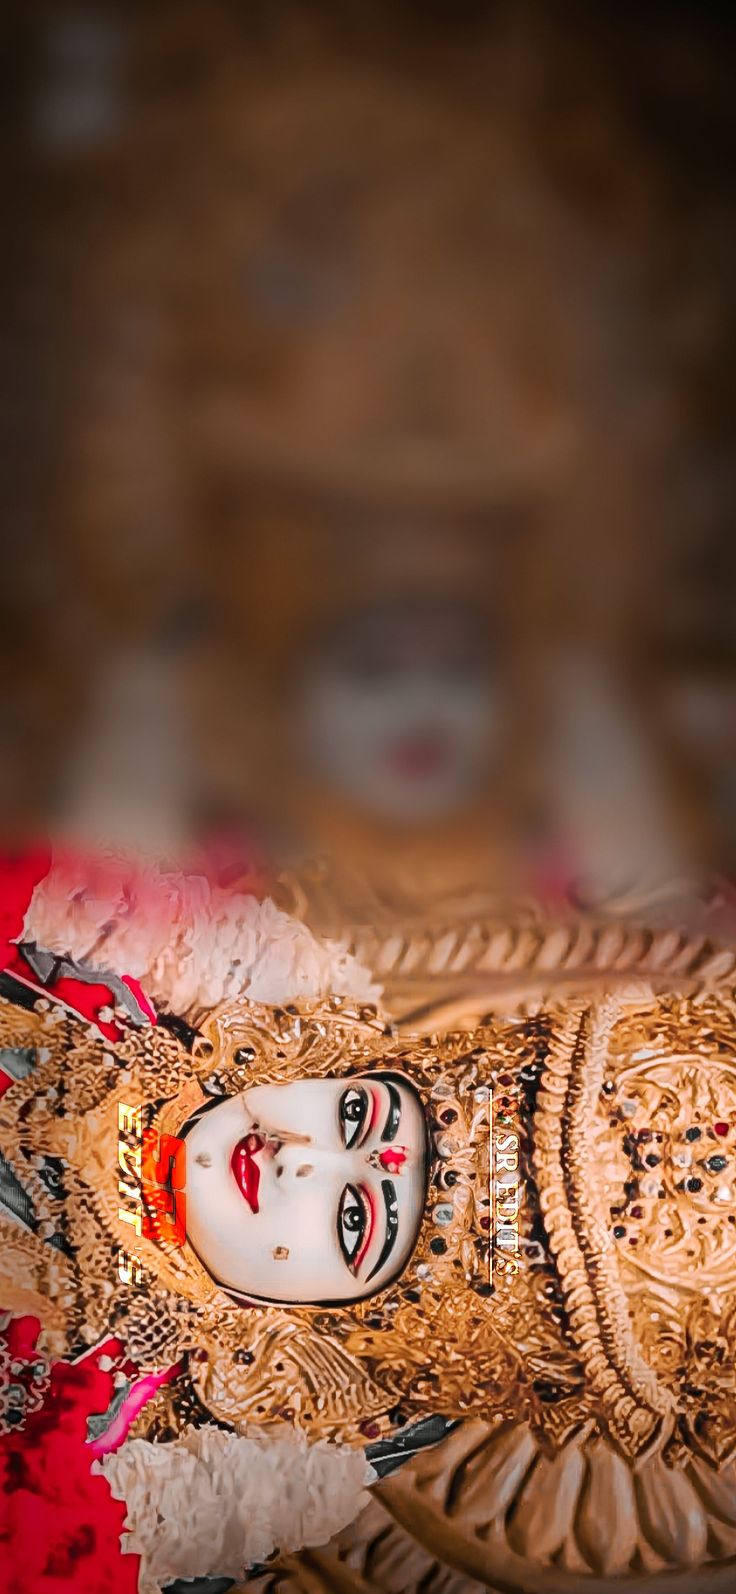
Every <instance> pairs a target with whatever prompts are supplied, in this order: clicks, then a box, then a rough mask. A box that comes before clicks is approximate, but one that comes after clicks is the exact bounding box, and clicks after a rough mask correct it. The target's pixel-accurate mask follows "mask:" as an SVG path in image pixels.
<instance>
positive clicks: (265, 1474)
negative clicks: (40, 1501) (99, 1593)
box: [93, 1424, 376, 1594]
mask: <svg viewBox="0 0 736 1594" xmlns="http://www.w3.org/2000/svg"><path fill="white" fill-rule="evenodd" d="M93 1471H95V1472H102V1473H103V1475H104V1476H105V1478H106V1479H107V1482H108V1484H109V1486H110V1489H111V1491H112V1493H113V1495H114V1497H115V1499H116V1500H124V1501H125V1504H126V1506H127V1516H126V1521H125V1525H126V1528H127V1529H128V1532H126V1533H124V1534H123V1535H122V1537H121V1543H122V1546H123V1551H124V1552H127V1553H129V1554H133V1553H136V1554H138V1555H140V1556H141V1569H140V1576H139V1583H138V1591H139V1594H159V1590H160V1589H161V1588H162V1587H163V1586H164V1585H165V1584H166V1583H170V1582H172V1581H173V1579H174V1578H177V1577H181V1578H195V1577H232V1578H235V1579H236V1580H237V1579H240V1578H242V1577H243V1575H244V1573H245V1572H246V1570H247V1569H248V1568H249V1567H251V1566H254V1565H257V1564H259V1563H260V1562H262V1561H265V1560H266V1558H267V1557H268V1556H269V1555H270V1554H271V1553H272V1551H273V1550H279V1551H282V1552H288V1551H290V1550H297V1549H302V1548H304V1547H307V1546H312V1545H320V1544H326V1543H327V1542H328V1540H329V1539H331V1538H332V1536H333V1534H335V1533H339V1532H340V1530H341V1529H342V1528H344V1527H346V1526H347V1524H348V1523H349V1522H352V1521H354V1519H355V1517H356V1516H357V1515H358V1513H359V1512H360V1511H361V1510H362V1509H363V1507H364V1506H365V1505H366V1504H367V1503H368V1497H367V1495H366V1494H365V1492H364V1491H365V1488H366V1486H367V1485H368V1484H370V1483H372V1482H373V1481H374V1480H375V1477H376V1474H375V1472H374V1471H373V1468H372V1467H371V1466H370V1465H369V1464H368V1462H367V1461H366V1458H365V1455H364V1453H363V1451H362V1450H351V1449H348V1448H346V1447H345V1446H341V1445H335V1444H331V1443H329V1441H327V1440H321V1441H319V1442H318V1443H316V1444H308V1443H307V1441H306V1439H305V1438H304V1437H303V1436H301V1435H297V1434H296V1433H295V1431H294V1430H293V1429H292V1428H289V1427H288V1426H287V1425H286V1424H284V1430H283V1433H280V1432H277V1431H271V1432H270V1433H268V1434H263V1433H261V1432H260V1431H259V1430H251V1431H250V1432H248V1433H246V1434H233V1433H224V1432H223V1431H222V1430H221V1429H219V1428H215V1427H212V1426H206V1427H203V1428H197V1429H192V1430H191V1431H189V1432H188V1433H186V1434H185V1435H183V1436H182V1437H180V1438H179V1439H176V1440H174V1441H172V1442H171V1443H170V1444H150V1443H149V1442H148V1441H147V1440H145V1439H131V1440H128V1442H127V1444H124V1445H123V1446H122V1447H121V1449H120V1450H118V1451H116V1452H115V1453H114V1454H113V1455H109V1456H106V1457H104V1459H103V1460H101V1461H98V1462H96V1463H95V1465H94V1467H93Z"/></svg>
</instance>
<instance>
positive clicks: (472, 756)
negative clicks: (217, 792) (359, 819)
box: [300, 601, 498, 825]
mask: <svg viewBox="0 0 736 1594" xmlns="http://www.w3.org/2000/svg"><path fill="white" fill-rule="evenodd" d="M300 690H301V709H300V716H301V727H302V738H303V745H304V750H305V753H306V757H307V761H308V763H309V764H310V765H311V767H312V770H313V771H314V772H315V773H316V774H317V775H318V777H319V778H320V779H321V780H326V781H327V782H328V783H329V785H330V786H331V787H332V788H333V789H334V790H335V791H338V792H340V793H341V794H342V795H343V797H346V798H347V799H348V800H349V801H350V802H351V803H352V804H353V805H356V806H357V807H358V808H360V809H362V810H364V811H366V812H369V813H371V814H372V815H373V816H374V817H376V818H379V819H382V820H384V821H386V820H387V821H389V822H394V823H399V824H404V825H407V824H408V825H414V824H424V823H433V822H436V821H439V820H442V819H445V818H447V816H448V815H450V814H453V813H454V812H455V811H456V810H457V808H458V807H460V806H462V805H463V804H464V803H466V802H467V801H468V800H472V799H473V798H474V797H475V796H476V795H477V793H478V790H479V789H480V786H481V784H482V782H483V780H484V779H485V777H486V776H487V774H488V771H489V768H490V766H491V763H492V758H493V748H494V744H495V740H496V735H497V719H498V710H497V696H496V684H495V680H494V675H493V671H492V667H491V658H490V655H489V649H488V641H487V637H486V635H485V632H484V630H483V627H482V626H481V624H480V621H479V620H478V617H477V616H476V615H475V614H474V613H472V612H468V611H466V610H465V609H464V608H463V607H462V606H459V605H456V604H451V603H449V602H448V603H443V602H435V603H430V602H429V601H423V602H419V601H415V602H414V603H413V604H409V603H407V604H397V605H395V606H393V607H391V606H389V607H384V608H377V609H375V610H368V611H366V612H364V613H362V614H360V615H356V616H353V617H352V618H351V620H350V622H349V623H347V624H344V625H343V626H342V627H341V628H340V630H339V631H338V632H337V633H336V634H335V635H334V636H333V637H332V638H329V639H327V641H326V643H325V645H324V646H323V648H322V649H321V650H320V652H319V653H318V654H315V656H314V657H313V658H312V660H311V661H309V662H308V663H307V665H306V668H305V670H304V672H303V679H302V682H301V689H300Z"/></svg>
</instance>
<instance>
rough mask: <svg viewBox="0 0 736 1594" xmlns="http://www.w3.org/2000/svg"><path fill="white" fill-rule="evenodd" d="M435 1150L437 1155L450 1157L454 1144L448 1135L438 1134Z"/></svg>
mask: <svg viewBox="0 0 736 1594" xmlns="http://www.w3.org/2000/svg"><path fill="white" fill-rule="evenodd" d="M434 1144H435V1150H436V1152H437V1155H438V1156H439V1157H451V1156H452V1153H453V1150H454V1146H453V1144H452V1141H451V1140H450V1138H449V1136H448V1135H438V1137H437V1139H436V1140H435V1143H434Z"/></svg>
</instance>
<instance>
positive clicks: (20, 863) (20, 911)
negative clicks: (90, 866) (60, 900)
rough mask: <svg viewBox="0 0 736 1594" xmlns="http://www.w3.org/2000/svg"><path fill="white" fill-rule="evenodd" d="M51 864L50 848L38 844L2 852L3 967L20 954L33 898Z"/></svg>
mask: <svg viewBox="0 0 736 1594" xmlns="http://www.w3.org/2000/svg"><path fill="white" fill-rule="evenodd" d="M50 867H51V853H50V851H49V849H48V847H37V848H35V849H34V850H33V851H31V852H23V853H20V854H19V855H17V856H16V855H15V854H12V853H7V852H5V853H0V969H5V968H7V966H8V964H9V963H12V961H13V959H14V958H15V956H16V953H17V950H18V949H17V947H16V946H15V944H14V943H15V942H16V941H17V940H18V939H19V937H20V936H21V935H22V934H23V921H24V919H25V916H26V913H27V912H28V908H29V906H30V901H31V897H32V896H33V893H34V891H35V889H36V886H37V885H38V882H39V880H43V877H44V875H46V874H48V872H49V869H50Z"/></svg>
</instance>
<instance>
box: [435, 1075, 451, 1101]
mask: <svg viewBox="0 0 736 1594" xmlns="http://www.w3.org/2000/svg"><path fill="white" fill-rule="evenodd" d="M431 1094H432V1097H433V1099H434V1100H435V1101H447V1099H448V1097H449V1096H453V1095H454V1094H455V1093H454V1091H453V1088H452V1085H448V1083H447V1081H446V1080H445V1079H438V1081H437V1084H436V1085H433V1086H432V1092H431Z"/></svg>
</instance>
